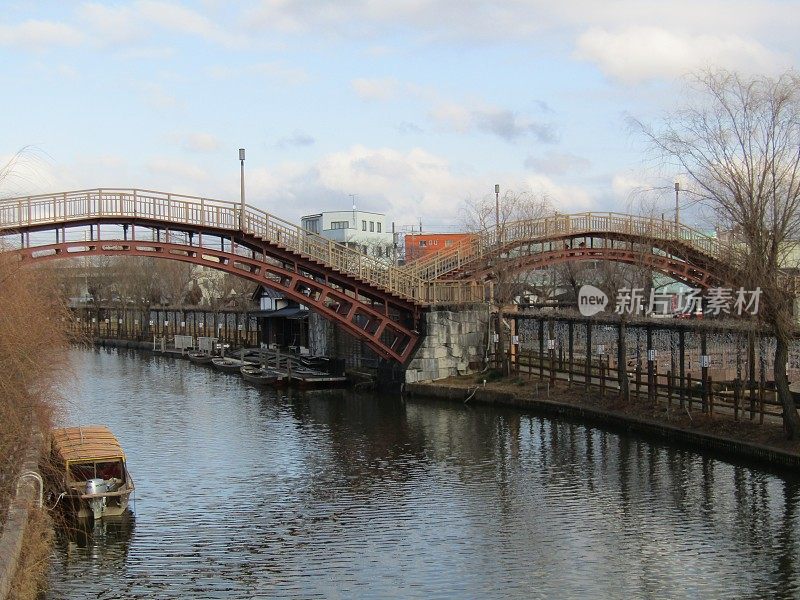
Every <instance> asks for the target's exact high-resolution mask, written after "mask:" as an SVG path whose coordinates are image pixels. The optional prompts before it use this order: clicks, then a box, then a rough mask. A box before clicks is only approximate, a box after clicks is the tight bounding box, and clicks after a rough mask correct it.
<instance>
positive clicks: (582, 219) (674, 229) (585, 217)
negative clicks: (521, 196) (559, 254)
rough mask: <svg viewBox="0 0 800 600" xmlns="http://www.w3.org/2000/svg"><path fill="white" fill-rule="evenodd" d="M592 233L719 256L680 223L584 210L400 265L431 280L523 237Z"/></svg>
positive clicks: (485, 234)
mask: <svg viewBox="0 0 800 600" xmlns="http://www.w3.org/2000/svg"><path fill="white" fill-rule="evenodd" d="M592 233H595V234H603V233H605V234H607V233H617V234H624V235H639V236H641V237H646V238H650V239H653V240H655V241H678V242H681V243H683V244H686V245H688V246H690V247H691V248H693V249H694V250H696V251H698V252H702V253H703V254H705V255H706V256H709V257H710V258H720V257H721V249H722V245H721V244H720V242H719V240H718V239H717V238H715V237H712V236H709V235H707V234H704V233H702V232H700V231H698V230H696V229H693V228H691V227H689V226H687V225H684V224H682V223H680V224H678V225H677V226H676V224H675V222H674V221H665V220H663V219H655V218H651V217H638V216H634V215H627V214H624V213H613V212H609V213H593V212H587V213H577V214H572V215H550V216H547V217H541V218H538V219H526V220H519V221H512V222H509V223H505V224H504V225H503V226H502V227H501V228H500V239H499V240H498V233H497V229H496V228H495V227H488V228H486V229H484V230H483V231H480V232H476V233H475V234H474V235H472V236H470V237H469V238H466V239H464V240H459V241H458V242H456V243H455V244H453V245H452V246H451V247H450V248H446V249H444V250H440V251H438V252H434V253H432V254H429V255H427V256H424V257H422V258H420V259H418V260H415V261H412V262H410V263H408V264H407V265H406V266H405V267H404V269H406V270H408V271H409V272H410V273H411V274H413V275H415V276H417V277H419V278H420V279H422V280H424V281H432V280H435V279H438V278H441V277H442V276H444V275H446V274H447V273H450V272H453V271H456V270H458V269H460V268H462V267H463V266H465V265H467V264H469V263H471V262H473V261H476V260H479V259H481V258H484V257H485V256H486V255H488V254H490V253H491V252H493V251H497V249H498V248H499V247H508V246H511V245H514V244H515V243H519V242H523V241H525V242H533V243H535V242H536V241H537V240H539V241H546V240H547V239H549V238H551V237H552V236H554V235H559V236H576V235H577V236H579V235H590V234H592Z"/></svg>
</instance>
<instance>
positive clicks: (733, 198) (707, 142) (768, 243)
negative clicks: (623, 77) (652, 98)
mask: <svg viewBox="0 0 800 600" xmlns="http://www.w3.org/2000/svg"><path fill="white" fill-rule="evenodd" d="M692 92H694V93H693V95H691V96H690V97H689V98H688V99H687V101H686V102H685V104H684V105H683V106H682V107H681V108H679V109H678V110H676V111H675V112H673V113H672V114H670V115H668V116H666V117H665V118H664V120H663V122H662V123H661V125H660V126H659V127H657V128H651V127H649V126H646V125H643V124H642V123H638V125H639V127H640V129H641V131H642V132H643V133H644V135H645V136H646V138H647V139H648V140H649V142H650V143H651V144H652V146H653V147H654V148H656V149H657V150H659V151H660V152H662V153H663V154H664V155H666V156H667V157H668V158H670V159H672V160H674V161H676V162H677V164H678V165H680V167H681V168H682V169H683V170H685V172H686V173H687V174H688V176H689V178H690V181H691V183H692V187H693V188H694V189H693V190H692V192H693V193H694V194H695V195H696V197H697V198H698V199H699V200H700V202H701V203H702V204H703V205H705V206H706V207H708V208H709V209H711V210H712V211H713V213H714V214H715V215H716V216H717V218H718V219H720V221H721V224H722V225H723V226H725V227H727V228H728V229H730V230H731V231H734V232H735V240H734V241H733V243H732V244H731V245H730V248H729V254H728V260H730V261H731V267H732V269H733V272H732V273H731V275H732V277H731V279H732V280H734V281H736V282H737V283H740V282H741V285H744V286H747V287H749V288H750V289H751V290H755V289H756V288H760V289H761V307H760V316H761V318H762V319H763V320H764V321H765V322H766V323H767V324H768V325H769V326H770V328H771V329H772V332H773V334H774V335H775V338H776V341H777V344H776V350H775V363H774V376H775V383H776V387H777V391H778V397H779V399H780V402H781V404H782V406H783V422H784V427H785V429H786V432H787V435H788V437H789V438H790V439H797V438H798V437H800V416H798V413H797V408H796V405H795V402H794V399H793V398H792V395H791V393H790V392H789V383H788V380H787V376H786V361H787V357H788V348H789V342H790V339H791V337H792V335H793V333H794V332H795V323H794V320H793V317H792V304H793V302H792V300H793V298H792V296H791V293H790V292H789V291H787V290H788V287H789V286H787V283H788V277H787V276H786V273H785V269H786V268H787V267H792V268H793V267H796V266H797V265H790V264H787V259H788V258H789V257H788V254H789V252H790V251H791V250H792V248H793V246H794V245H795V242H796V240H797V239H798V237H799V236H800V77H799V76H798V75H797V74H796V73H794V72H788V73H785V74H783V75H781V76H780V77H778V78H777V79H773V78H769V77H753V78H745V77H743V76H740V75H738V74H735V73H730V72H726V71H719V72H705V73H702V74H700V75H698V76H697V77H696V78H695V79H694V81H693V86H692Z"/></svg>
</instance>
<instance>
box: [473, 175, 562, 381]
mask: <svg viewBox="0 0 800 600" xmlns="http://www.w3.org/2000/svg"><path fill="white" fill-rule="evenodd" d="M549 212H552V209H551V208H550V206H549V202H548V199H547V197H546V196H545V195H543V194H532V193H516V192H513V191H507V192H506V193H505V194H504V195H503V197H502V199H500V200H499V201H498V199H497V198H496V197H495V196H484V197H483V198H481V199H479V200H470V201H467V202H465V203H464V205H463V207H462V221H463V223H464V227H465V229H466V231H469V232H474V233H476V234H478V235H481V236H482V237H483V239H484V240H492V239H493V240H494V243H495V244H496V245H497V252H496V256H495V257H494V258H493V259H492V262H491V264H490V265H489V269H488V276H489V278H490V279H491V280H492V283H493V290H494V292H493V303H494V305H495V309H496V311H497V318H496V321H495V333H496V334H497V335H498V340H499V342H498V347H497V352H498V355H499V356H502V357H505V356H506V351H505V348H506V339H505V338H506V337H507V335H508V334H509V332H508V331H506V330H504V328H503V327H502V325H501V322H502V316H501V315H502V311H503V308H504V307H506V306H508V305H510V304H512V303H513V302H514V299H515V298H516V297H517V296H519V295H520V294H522V293H523V292H524V291H526V290H527V289H528V288H530V287H531V286H532V281H533V280H532V278H531V275H530V272H528V271H524V270H519V271H518V270H514V269H509V268H508V264H507V263H506V262H505V261H504V260H503V258H508V257H509V254H510V253H514V252H516V249H515V248H514V246H513V245H512V244H508V243H506V242H507V239H506V237H507V236H506V235H505V233H506V230H507V229H508V228H509V225H510V224H511V223H513V222H516V221H525V220H534V219H539V218H541V217H544V216H545V215H547V214H548V213H549ZM509 343H510V340H509ZM508 347H509V348H510V346H508ZM501 364H502V369H503V372H504V374H508V373H509V372H510V369H511V360H510V357H508V358H506V359H504V360H503V361H502V363H501Z"/></svg>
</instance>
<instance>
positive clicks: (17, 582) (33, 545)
mask: <svg viewBox="0 0 800 600" xmlns="http://www.w3.org/2000/svg"><path fill="white" fill-rule="evenodd" d="M53 537H54V536H53V525H52V521H51V518H50V515H48V514H47V512H46V511H44V510H38V509H36V508H31V511H30V518H29V519H28V526H27V529H26V535H25V540H24V541H23V546H22V553H21V554H20V560H19V563H18V566H17V571H16V573H15V574H14V579H13V581H12V582H11V592H10V594H9V596H8V597H9V600H35V599H36V598H38V597H40V592H41V589H42V582H44V580H45V579H46V577H47V570H48V567H49V563H50V560H49V559H50V551H51V549H52V546H53Z"/></svg>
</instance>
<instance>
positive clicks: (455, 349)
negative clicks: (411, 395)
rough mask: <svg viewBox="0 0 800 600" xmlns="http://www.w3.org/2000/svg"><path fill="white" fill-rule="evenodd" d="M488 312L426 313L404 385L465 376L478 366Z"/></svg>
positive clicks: (487, 321)
mask: <svg viewBox="0 0 800 600" xmlns="http://www.w3.org/2000/svg"><path fill="white" fill-rule="evenodd" d="M488 325H489V313H488V311H487V309H486V308H475V309H470V310H461V311H448V310H438V311H431V312H430V313H428V314H427V319H426V331H425V334H426V335H425V338H424V340H423V342H422V344H421V345H420V347H419V348H418V349H417V352H416V354H415V355H414V358H413V359H412V360H411V362H410V363H409V364H408V367H407V369H406V383H416V382H419V381H433V380H436V379H445V378H447V377H453V376H456V375H465V374H466V373H469V372H470V371H471V370H474V369H475V368H476V366H477V365H478V364H482V362H483V357H484V356H485V352H486V348H485V346H486V343H487V337H486V336H487V330H488Z"/></svg>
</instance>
